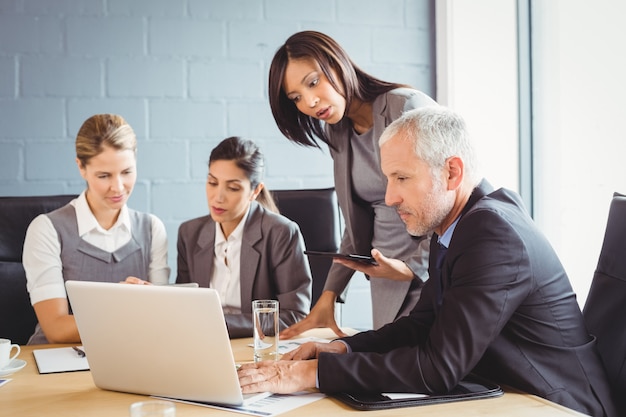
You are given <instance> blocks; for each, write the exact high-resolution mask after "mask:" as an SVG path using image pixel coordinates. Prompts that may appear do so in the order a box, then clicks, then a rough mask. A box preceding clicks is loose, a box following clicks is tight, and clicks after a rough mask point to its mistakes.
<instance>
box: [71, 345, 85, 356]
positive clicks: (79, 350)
mask: <svg viewBox="0 0 626 417" xmlns="http://www.w3.org/2000/svg"><path fill="white" fill-rule="evenodd" d="M72 349H74V351H75V352H76V353H77V354H78V356H80V357H81V358H84V357H85V351H84V350H82V349H81V348H79V347H76V346H72Z"/></svg>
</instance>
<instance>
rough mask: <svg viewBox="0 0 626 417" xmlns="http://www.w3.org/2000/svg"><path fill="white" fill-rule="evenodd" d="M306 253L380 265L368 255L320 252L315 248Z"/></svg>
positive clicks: (305, 252)
mask: <svg viewBox="0 0 626 417" xmlns="http://www.w3.org/2000/svg"><path fill="white" fill-rule="evenodd" d="M304 254H305V255H309V256H325V257H327V258H341V259H347V260H349V261H356V262H361V263H364V264H367V265H378V263H377V262H376V260H375V259H374V258H372V257H371V256H368V255H354V254H348V253H337V252H319V251H315V250H305V251H304Z"/></svg>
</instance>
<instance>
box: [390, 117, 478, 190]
mask: <svg viewBox="0 0 626 417" xmlns="http://www.w3.org/2000/svg"><path fill="white" fill-rule="evenodd" d="M395 136H399V137H400V138H403V139H405V140H410V141H412V142H413V145H414V146H413V148H414V150H415V155H416V156H417V157H418V158H419V159H421V160H423V161H424V162H426V163H427V164H428V166H430V169H431V172H433V174H434V173H437V172H439V171H440V170H441V169H442V168H443V167H444V165H445V163H446V160H447V159H448V158H450V157H452V156H457V157H459V158H461V159H462V160H463V163H464V166H465V177H466V178H467V179H468V180H469V181H470V182H471V183H472V184H473V185H476V184H478V182H480V179H481V177H480V174H479V172H478V161H477V158H476V152H475V150H474V147H473V146H472V143H471V141H470V137H469V133H468V131H467V126H466V124H465V120H463V118H462V117H461V116H460V115H459V114H457V113H456V112H454V111H453V110H451V109H449V108H447V107H445V106H438V105H434V106H426V107H420V108H418V109H414V110H410V111H407V112H406V113H404V114H403V115H402V116H401V117H399V118H398V119H396V120H395V121H394V122H393V123H391V124H390V125H389V126H387V128H386V129H385V131H384V132H383V134H382V136H381V137H380V140H379V142H378V143H379V146H382V145H383V144H384V143H385V142H387V141H388V140H389V139H391V138H392V137H395Z"/></svg>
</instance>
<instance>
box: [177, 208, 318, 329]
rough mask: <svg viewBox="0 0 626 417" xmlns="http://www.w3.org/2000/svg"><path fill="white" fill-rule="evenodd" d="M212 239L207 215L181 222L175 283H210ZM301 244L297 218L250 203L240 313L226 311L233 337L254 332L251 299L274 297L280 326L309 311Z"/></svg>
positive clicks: (212, 228) (307, 271) (308, 280)
mask: <svg viewBox="0 0 626 417" xmlns="http://www.w3.org/2000/svg"><path fill="white" fill-rule="evenodd" d="M214 244H215V222H214V221H213V219H212V218H211V216H204V217H199V218H196V219H192V220H189V221H186V222H184V223H183V224H181V225H180V227H179V229H178V244H177V248H178V274H177V277H176V282H177V283H186V282H197V283H198V284H199V285H200V286H201V287H209V281H210V279H211V275H212V273H213V260H214ZM304 249H305V247H304V239H303V238H302V234H301V233H300V228H299V227H298V225H297V224H296V223H294V222H292V221H291V220H289V219H287V218H286V217H284V216H281V215H279V214H276V213H273V212H270V211H268V210H266V209H265V208H264V207H263V206H261V205H260V204H258V203H257V202H255V201H253V202H252V204H251V206H250V212H249V214H248V218H247V220H246V224H245V226H244V231H243V241H242V243H241V277H240V279H241V314H225V318H226V325H227V327H228V333H229V335H230V337H231V338H236V337H250V336H252V300H256V299H276V300H278V301H279V303H280V327H281V329H283V328H286V327H288V326H290V325H292V324H294V323H296V322H297V321H299V320H302V319H303V318H304V317H305V316H306V315H307V314H308V313H309V309H310V305H311V282H312V278H311V271H310V268H309V263H308V260H307V259H306V257H305V255H304Z"/></svg>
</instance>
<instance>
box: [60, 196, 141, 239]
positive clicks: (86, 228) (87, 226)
mask: <svg viewBox="0 0 626 417" xmlns="http://www.w3.org/2000/svg"><path fill="white" fill-rule="evenodd" d="M72 203H73V205H74V209H75V210H76V222H77V223H78V235H79V236H84V235H86V234H87V233H89V232H92V231H96V230H97V231H99V232H101V233H108V232H110V231H111V230H113V229H116V228H119V227H124V228H126V230H128V231H130V216H129V214H128V207H126V204H124V205H123V206H122V209H121V210H120V215H119V216H118V218H117V221H116V222H115V224H114V225H113V227H111V229H109V230H105V229H104V228H103V227H102V226H100V224H99V223H98V220H96V216H94V214H93V212H92V211H91V209H90V208H89V203H87V196H86V191H83V192H82V193H80V195H79V196H78V198H77V199H76V200H74V201H73V202H72Z"/></svg>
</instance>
